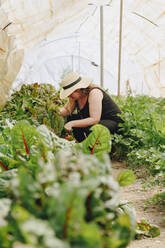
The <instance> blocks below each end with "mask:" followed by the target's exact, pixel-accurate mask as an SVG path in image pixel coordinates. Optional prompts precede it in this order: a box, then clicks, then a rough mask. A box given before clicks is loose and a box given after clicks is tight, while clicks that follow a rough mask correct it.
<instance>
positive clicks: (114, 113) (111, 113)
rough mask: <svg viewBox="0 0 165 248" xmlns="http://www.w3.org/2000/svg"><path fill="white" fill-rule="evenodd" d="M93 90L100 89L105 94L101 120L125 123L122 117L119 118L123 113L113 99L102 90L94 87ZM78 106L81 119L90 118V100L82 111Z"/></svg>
mask: <svg viewBox="0 0 165 248" xmlns="http://www.w3.org/2000/svg"><path fill="white" fill-rule="evenodd" d="M93 89H99V90H101V91H102V93H103V99H102V113H101V120H113V121H116V122H118V123H120V122H123V120H122V119H121V117H119V116H118V114H121V111H120V109H119V107H118V106H117V104H116V103H115V102H114V101H113V100H112V98H111V97H110V96H109V95H108V94H107V93H106V92H105V91H104V90H102V89H101V88H98V87H94V88H92V89H91V90H93ZM91 90H90V91H91ZM76 106H77V109H78V113H79V114H80V117H81V119H84V118H87V117H89V103H88V99H87V102H86V104H85V106H84V107H83V108H82V109H79V107H78V103H76Z"/></svg>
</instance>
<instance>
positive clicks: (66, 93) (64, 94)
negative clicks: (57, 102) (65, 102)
mask: <svg viewBox="0 0 165 248" xmlns="http://www.w3.org/2000/svg"><path fill="white" fill-rule="evenodd" d="M92 81H93V79H92V78H82V79H81V80H80V82H78V83H77V84H76V85H74V86H73V87H71V88H68V89H66V90H64V89H62V90H61V92H60V98H61V99H64V98H66V97H68V96H69V95H71V94H72V93H73V92H74V91H75V90H77V89H81V88H87V87H88V86H89V85H90V84H91V83H92Z"/></svg>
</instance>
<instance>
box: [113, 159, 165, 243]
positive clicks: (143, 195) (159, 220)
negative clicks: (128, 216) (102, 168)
mask: <svg viewBox="0 0 165 248" xmlns="http://www.w3.org/2000/svg"><path fill="white" fill-rule="evenodd" d="M112 167H113V170H112V174H113V176H114V177H115V178H116V177H117V175H118V173H120V171H122V170H125V169H127V168H126V167H124V165H123V164H122V163H117V162H113V163H112ZM141 181H142V180H141V179H136V181H135V182H134V183H133V184H132V185H129V186H126V187H121V189H120V199H121V200H128V201H130V202H132V203H133V205H134V207H135V210H136V219H137V221H140V220H142V219H145V220H146V221H147V222H149V223H150V224H154V225H157V226H158V227H159V228H160V236H158V237H155V238H142V239H140V240H134V241H132V242H131V244H130V245H129V246H128V248H165V221H163V216H165V214H164V213H163V212H162V211H161V210H160V209H158V208H157V207H153V206H151V207H149V208H148V209H147V210H146V211H144V205H145V203H146V200H147V199H151V198H152V196H153V195H154V194H155V193H157V189H156V187H153V188H150V189H148V190H144V189H143V187H142V183H141Z"/></svg>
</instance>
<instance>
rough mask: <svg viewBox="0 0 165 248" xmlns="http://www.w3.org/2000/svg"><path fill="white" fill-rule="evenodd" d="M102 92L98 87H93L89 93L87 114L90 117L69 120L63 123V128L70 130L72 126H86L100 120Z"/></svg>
mask: <svg viewBox="0 0 165 248" xmlns="http://www.w3.org/2000/svg"><path fill="white" fill-rule="evenodd" d="M102 99H103V93H102V92H101V90H99V89H94V90H92V91H91V92H90V93H89V98H88V102H89V115H90V117H88V118H85V119H81V120H74V121H70V122H68V123H66V124H65V128H66V129H67V130H68V131H70V130H71V129H72V127H88V126H92V125H94V124H97V123H98V122H99V121H100V118H101V113H102Z"/></svg>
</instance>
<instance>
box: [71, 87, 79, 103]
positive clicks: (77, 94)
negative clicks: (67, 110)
mask: <svg viewBox="0 0 165 248" xmlns="http://www.w3.org/2000/svg"><path fill="white" fill-rule="evenodd" d="M69 97H70V98H72V99H73V100H78V99H79V98H80V97H81V91H80V89H77V90H75V91H74V92H73V93H72V94H70V95H69Z"/></svg>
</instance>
